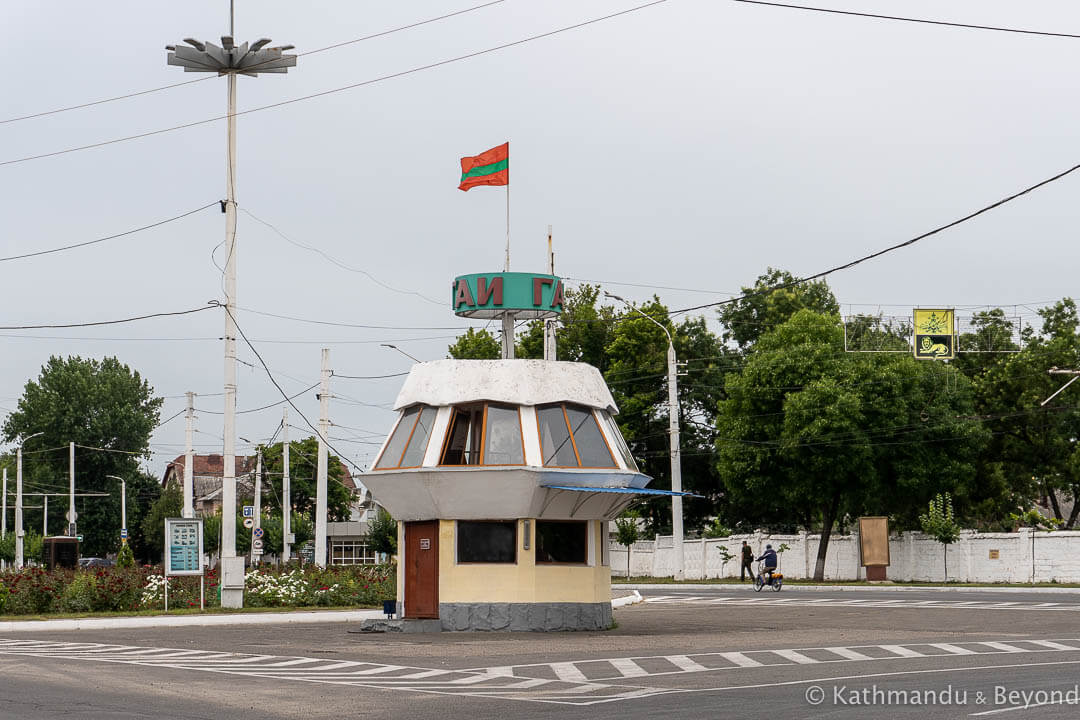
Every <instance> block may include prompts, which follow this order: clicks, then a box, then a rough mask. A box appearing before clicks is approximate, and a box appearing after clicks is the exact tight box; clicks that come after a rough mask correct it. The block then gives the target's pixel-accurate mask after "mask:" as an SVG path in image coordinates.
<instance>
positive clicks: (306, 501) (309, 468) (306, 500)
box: [261, 435, 352, 521]
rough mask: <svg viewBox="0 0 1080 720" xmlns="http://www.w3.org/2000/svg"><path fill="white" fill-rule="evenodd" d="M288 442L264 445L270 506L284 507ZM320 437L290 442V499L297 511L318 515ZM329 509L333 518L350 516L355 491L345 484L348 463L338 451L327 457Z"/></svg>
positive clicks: (328, 512)
mask: <svg viewBox="0 0 1080 720" xmlns="http://www.w3.org/2000/svg"><path fill="white" fill-rule="evenodd" d="M283 446H284V444H283V443H277V444H276V445H271V446H270V447H263V448H261V449H262V453H263V473H264V478H263V487H264V488H266V489H267V491H268V492H269V495H268V496H267V497H266V498H265V502H266V506H267V507H268V508H276V509H277V510H278V512H279V513H280V511H281V477H282V472H283V471H284V469H285V463H284V460H283V458H282V449H283ZM318 457H319V440H318V438H316V437H315V436H314V435H313V436H311V437H309V438H305V439H304V440H293V441H292V442H290V443H289V499H290V501H291V502H292V507H293V509H294V510H296V511H297V512H299V513H301V514H303V515H306V516H308V517H314V516H315V494H316V487H315V486H316V472H317V470H318ZM326 468H327V482H326V510H327V515H328V516H329V519H330V520H331V521H340V520H348V519H349V514H350V512H351V504H352V491H351V490H350V489H349V488H348V487H346V485H345V475H346V473H347V471H346V469H345V465H344V464H343V463H342V462H341V460H340V459H339V458H338V457H337V456H336V455H330V456H329V457H328V459H327V465H326Z"/></svg>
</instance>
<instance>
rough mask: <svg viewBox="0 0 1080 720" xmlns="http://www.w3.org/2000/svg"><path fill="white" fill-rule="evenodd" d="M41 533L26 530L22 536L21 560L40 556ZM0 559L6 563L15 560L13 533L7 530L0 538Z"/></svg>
mask: <svg viewBox="0 0 1080 720" xmlns="http://www.w3.org/2000/svg"><path fill="white" fill-rule="evenodd" d="M41 546H42V543H41V535H39V534H38V533H36V532H34V531H33V530H27V531H26V535H24V536H23V560H24V562H25V561H29V560H33V559H35V558H39V557H41ZM0 560H4V561H5V562H8V563H13V562H15V533H14V531H12V530H8V532H7V534H6V535H4V537H3V538H0Z"/></svg>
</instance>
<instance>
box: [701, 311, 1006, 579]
mask: <svg viewBox="0 0 1080 720" xmlns="http://www.w3.org/2000/svg"><path fill="white" fill-rule="evenodd" d="M725 388H726V393H727V396H726V398H725V399H724V400H722V401H720V404H719V415H718V417H717V424H716V427H717V438H716V451H717V467H718V470H719V472H720V477H721V480H722V482H723V484H724V489H725V494H726V499H727V501H728V502H730V503H731V504H732V506H733V507H735V508H736V509H737V510H738V511H739V512H741V513H743V514H744V515H745V517H747V518H749V519H750V520H751V521H752V522H754V523H761V524H764V525H767V526H770V527H773V528H774V529H791V528H793V527H794V526H802V527H805V528H807V529H811V530H815V529H819V530H820V532H821V542H820V543H819V545H818V556H817V564H816V566H815V571H814V575H815V578H816V579H819V580H820V579H822V578H823V577H824V570H825V559H826V555H827V552H828V545H829V539H830V536H831V533H832V530H833V528H834V526H835V525H836V523H837V522H838V521H839V520H842V519H843V518H844V517H849V516H850V517H855V516H857V515H860V514H865V513H873V514H887V515H892V516H894V517H896V518H898V522H899V524H900V525H904V524H906V523H910V522H913V521H914V517H913V515H914V512H915V510H916V508H917V507H918V505H919V504H921V503H922V502H923V501H924V500H925V499H926V498H928V497H930V496H931V495H932V494H933V493H934V492H937V491H940V490H941V489H943V488H944V487H953V486H958V487H961V488H964V487H967V486H970V483H971V480H972V478H973V477H974V474H975V463H976V460H977V458H978V454H979V452H980V450H981V449H982V447H983V446H984V444H985V441H986V435H987V433H986V430H985V428H983V427H982V426H981V425H980V424H979V423H976V422H971V421H970V416H971V414H972V399H971V388H970V383H968V381H967V380H966V378H964V377H963V376H962V375H960V374H959V373H956V372H955V371H950V370H949V369H948V368H942V367H940V366H935V365H934V364H933V363H927V362H920V361H916V360H914V359H913V358H912V357H910V356H907V355H892V354H861V353H845V352H844V350H843V331H842V329H841V328H840V326H839V325H838V323H837V322H836V321H835V318H833V317H830V316H826V315H822V314H819V313H815V312H813V311H810V310H805V309H804V310H800V311H799V312H797V313H796V314H795V315H794V316H792V317H791V319H790V320H788V321H787V322H785V323H783V324H782V325H780V326H779V327H777V328H774V329H773V330H771V331H770V332H768V333H765V334H763V335H762V336H761V337H760V338H759V339H758V340H757V342H755V344H754V347H753V348H752V350H751V351H750V352H749V353H748V355H747V358H746V363H745V365H744V367H743V368H742V369H741V371H740V372H737V373H731V374H729V375H728V377H727V381H726V383H725Z"/></svg>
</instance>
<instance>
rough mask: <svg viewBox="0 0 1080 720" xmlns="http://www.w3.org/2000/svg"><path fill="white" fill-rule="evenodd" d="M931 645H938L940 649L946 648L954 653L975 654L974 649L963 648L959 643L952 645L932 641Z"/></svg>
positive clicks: (948, 651)
mask: <svg viewBox="0 0 1080 720" xmlns="http://www.w3.org/2000/svg"><path fill="white" fill-rule="evenodd" d="M930 647H936V648H937V649H938V650H944V651H945V652H947V653H950V654H952V655H974V654H975V651H974V650H968V649H967V648H962V647H960V646H959V645H950V644H949V643H930Z"/></svg>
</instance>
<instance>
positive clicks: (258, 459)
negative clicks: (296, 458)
mask: <svg viewBox="0 0 1080 720" xmlns="http://www.w3.org/2000/svg"><path fill="white" fill-rule="evenodd" d="M252 504H253V505H254V506H255V517H254V521H255V524H254V525H253V526H252V530H254V529H255V528H259V527H262V448H259V450H258V451H256V455H255V501H254V502H253V503H252ZM254 539H255V537H254V533H252V540H254ZM261 557H262V553H257V552H255V543H254V542H252V543H251V564H252V565H255V564H256V563H257V562H258V561H259V558H261Z"/></svg>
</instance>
